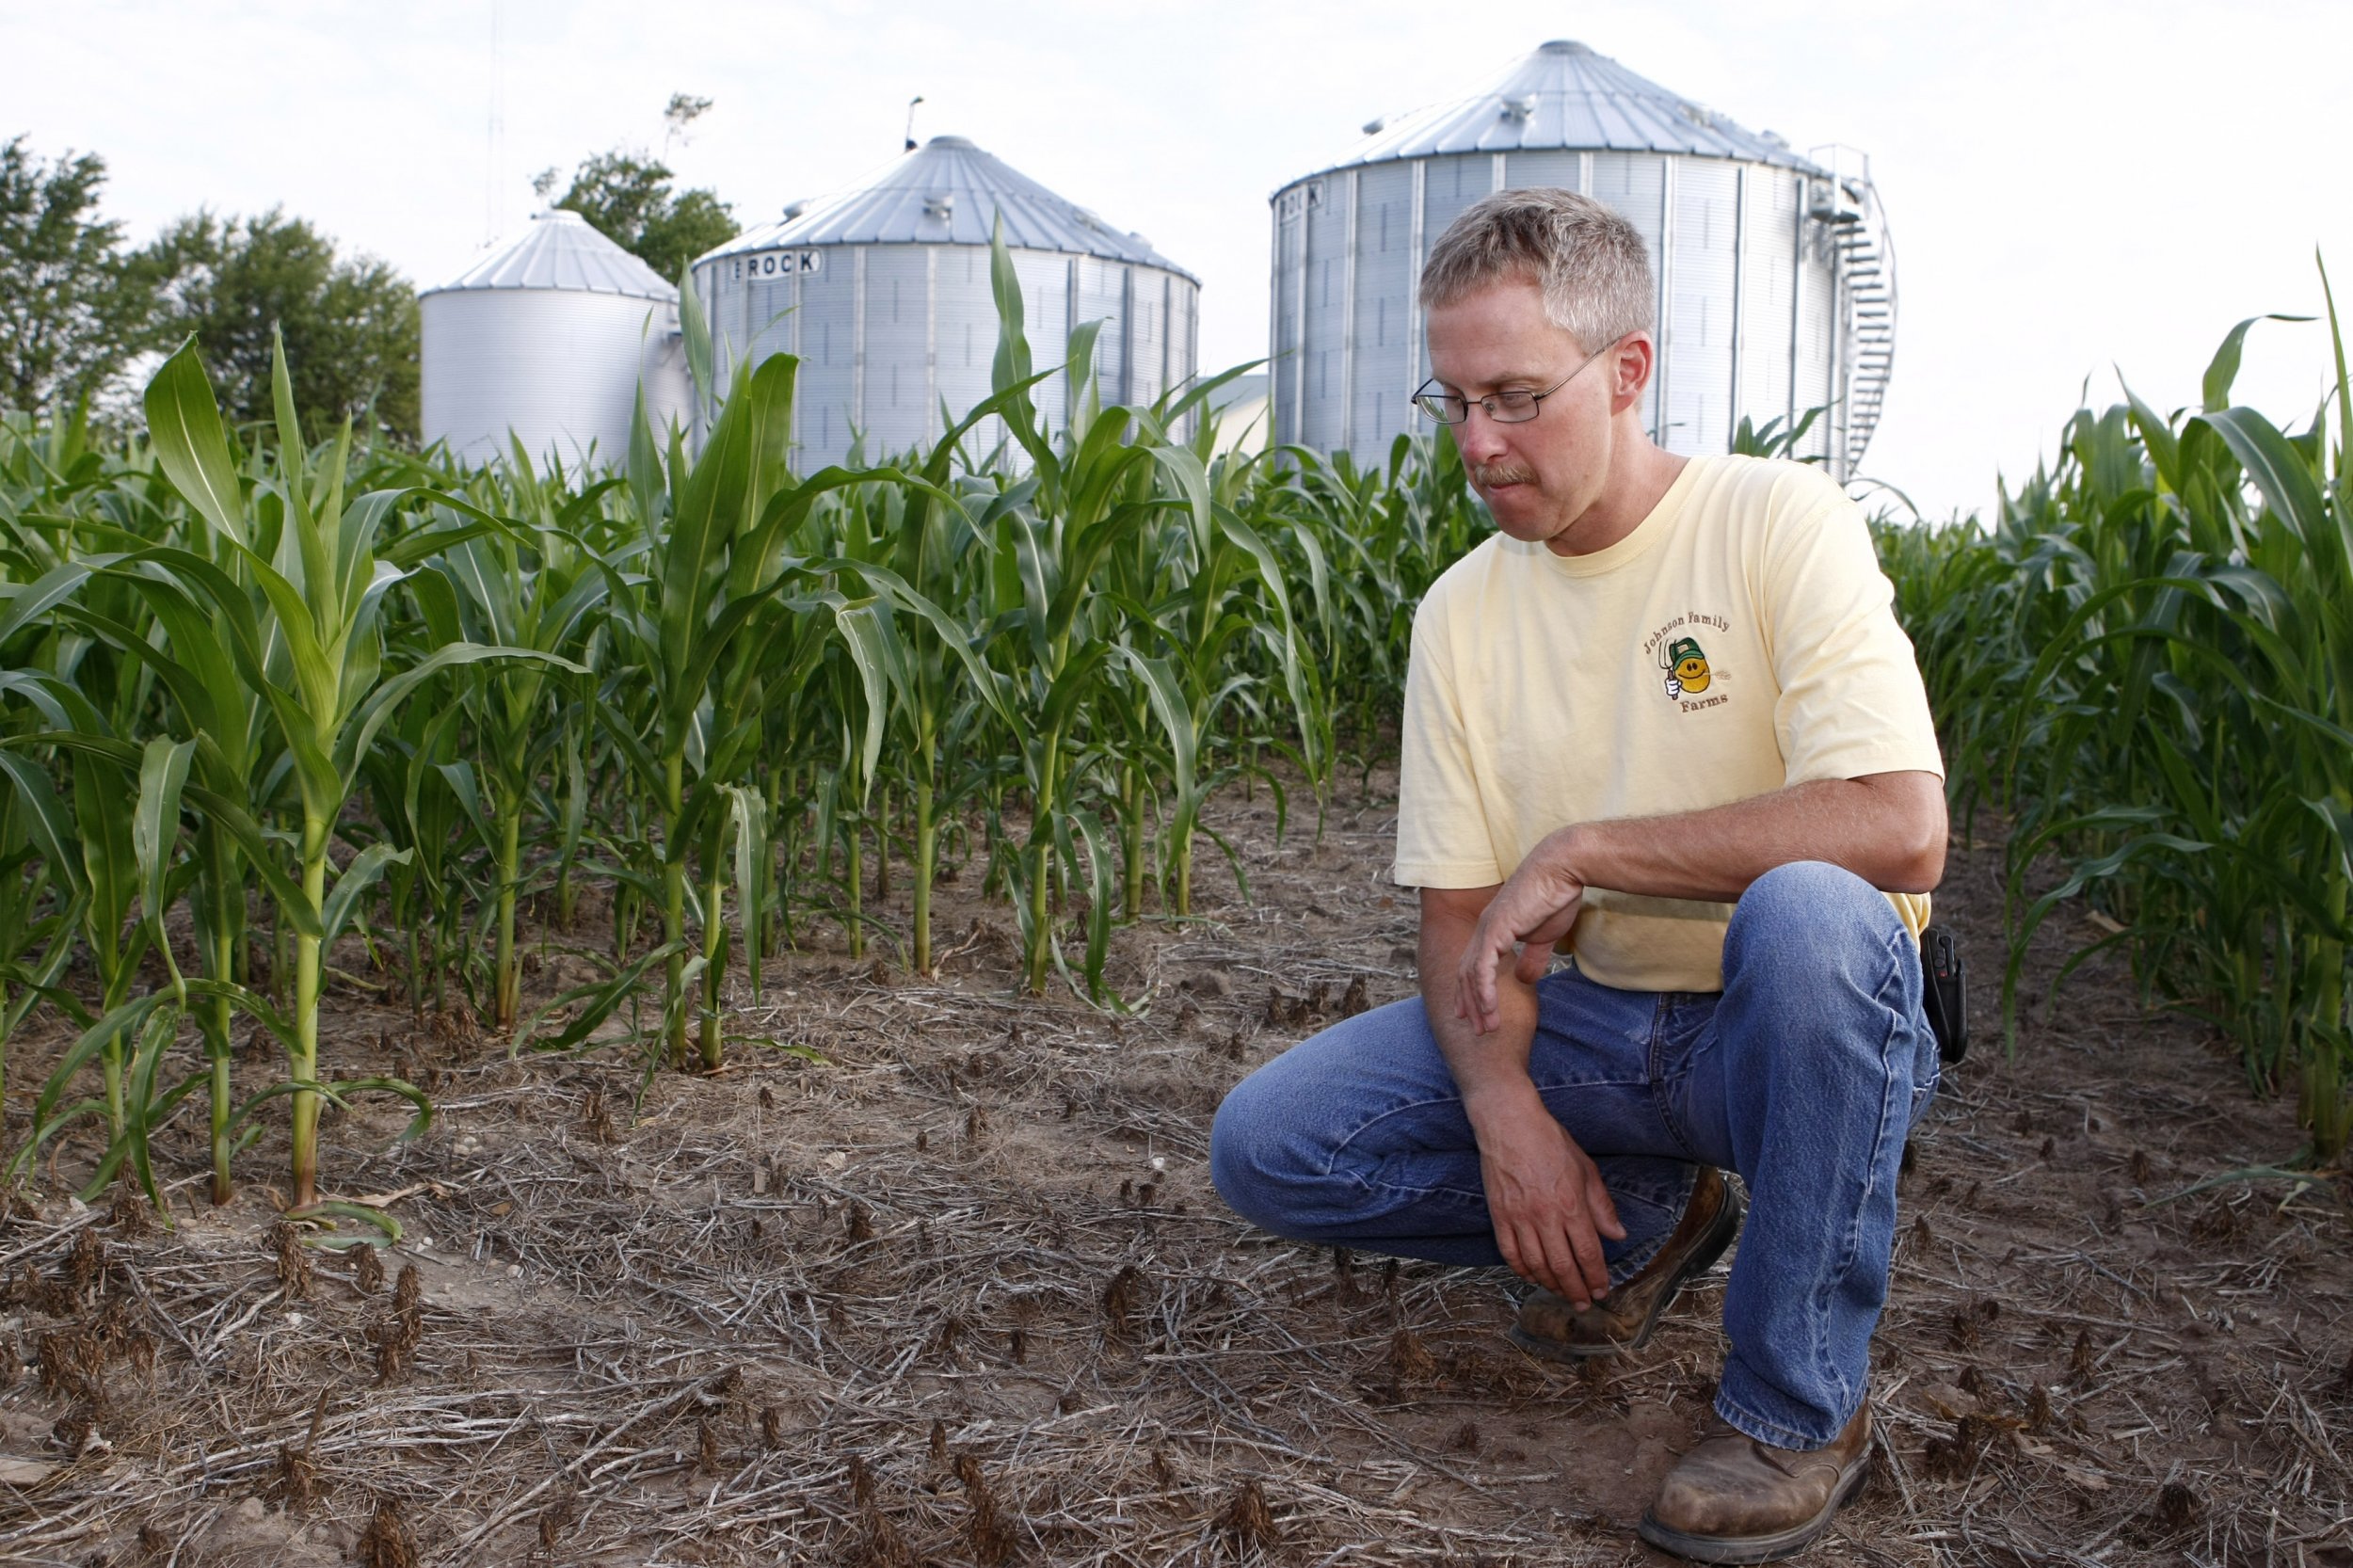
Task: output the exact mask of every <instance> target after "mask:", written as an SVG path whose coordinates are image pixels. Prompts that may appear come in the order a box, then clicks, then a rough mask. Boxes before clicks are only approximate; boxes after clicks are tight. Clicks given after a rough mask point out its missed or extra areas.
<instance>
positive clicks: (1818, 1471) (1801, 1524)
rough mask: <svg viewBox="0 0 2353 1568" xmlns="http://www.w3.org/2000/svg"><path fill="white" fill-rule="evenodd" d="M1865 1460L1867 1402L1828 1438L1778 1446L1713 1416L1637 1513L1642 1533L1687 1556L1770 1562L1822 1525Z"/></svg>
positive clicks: (1862, 1472)
mask: <svg viewBox="0 0 2353 1568" xmlns="http://www.w3.org/2000/svg"><path fill="white" fill-rule="evenodd" d="M1870 1468H1871V1407H1870V1401H1869V1400H1865V1401H1864V1402H1863V1403H1862V1404H1860V1405H1858V1406H1856V1407H1855V1413H1854V1416H1853V1418H1852V1419H1850V1420H1849V1421H1848V1423H1847V1430H1846V1431H1844V1432H1840V1433H1839V1434H1838V1435H1837V1436H1836V1437H1835V1438H1833V1439H1832V1440H1831V1443H1830V1445H1829V1446H1828V1447H1827V1448H1803V1449H1800V1448H1774V1447H1772V1446H1771V1445H1770V1444H1767V1443H1760V1442H1758V1441H1757V1440H1756V1439H1755V1438H1753V1437H1751V1436H1749V1435H1748V1434H1747V1433H1745V1432H1736V1431H1734V1430H1733V1429H1732V1428H1731V1427H1730V1426H1728V1425H1727V1424H1725V1422H1724V1421H1723V1420H1722V1419H1721V1418H1720V1417H1713V1416H1711V1417H1710V1418H1709V1420H1708V1423H1707V1434H1706V1435H1705V1437H1703V1438H1701V1439H1700V1445H1699V1447H1698V1448H1693V1449H1692V1450H1691V1451H1690V1452H1689V1453H1688V1454H1685V1455H1684V1456H1683V1457H1682V1458H1681V1459H1680V1460H1678V1461H1676V1462H1675V1467H1674V1468H1673V1469H1672V1470H1670V1471H1668V1472H1667V1479H1666V1480H1665V1481H1664V1482H1663V1483H1662V1484H1661V1485H1660V1486H1659V1488H1658V1500H1657V1502H1655V1503H1653V1504H1651V1508H1650V1512H1648V1513H1646V1514H1644V1515H1643V1516H1642V1524H1641V1534H1642V1539H1643V1540H1645V1541H1647V1542H1649V1543H1650V1544H1652V1545H1654V1546H1657V1548H1658V1549H1659V1550H1661V1551H1665V1552H1673V1554H1674V1555H1675V1556H1677V1557H1681V1558H1689V1559H1690V1560H1692V1561H1694V1562H1771V1561H1774V1560H1777V1559H1780V1558H1785V1557H1788V1556H1789V1555H1791V1554H1792V1553H1794V1552H1800V1551H1802V1550H1804V1549H1805V1547H1806V1546H1807V1545H1809V1544H1812V1542H1813V1541H1814V1539H1815V1538H1816V1537H1817V1536H1818V1535H1820V1534H1821V1533H1822V1532H1823V1531H1824V1530H1826V1529H1828V1528H1830V1521H1831V1516H1832V1515H1833V1514H1834V1513H1836V1512H1838V1505H1839V1504H1841V1503H1843V1502H1845V1501H1846V1500H1847V1499H1848V1498H1849V1497H1850V1496H1854V1494H1855V1493H1857V1492H1859V1491H1861V1490H1862V1488H1863V1482H1864V1480H1865V1477H1867V1476H1868V1475H1869V1474H1870Z"/></svg>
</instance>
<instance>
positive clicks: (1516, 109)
mask: <svg viewBox="0 0 2353 1568" xmlns="http://www.w3.org/2000/svg"><path fill="white" fill-rule="evenodd" d="M1535 112H1536V99H1535V96H1534V95H1533V94H1529V96H1527V97H1525V98H1507V99H1505V100H1504V101H1503V118H1504V119H1506V120H1526V119H1528V118H1529V116H1531V115H1533V114H1534V113H1535Z"/></svg>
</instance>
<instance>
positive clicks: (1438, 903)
mask: <svg viewBox="0 0 2353 1568" xmlns="http://www.w3.org/2000/svg"><path fill="white" fill-rule="evenodd" d="M1501 893H1502V889H1501V888H1493V887H1490V888H1423V889H1422V890H1421V977H1422V979H1421V987H1422V1007H1423V1009H1424V1010H1425V1011H1426V1012H1427V1013H1428V1015H1429V1017H1430V1027H1431V1030H1432V1032H1434V1033H1435V1034H1436V1035H1437V1037H1438V1048H1439V1050H1441V1051H1443V1052H1444V1053H1445V1055H1446V1063H1447V1066H1448V1068H1449V1070H1450V1071H1451V1072H1452V1073H1453V1075H1454V1083H1455V1087H1456V1088H1458V1089H1460V1090H1461V1091H1462V1094H1463V1111H1464V1113H1465V1115H1467V1116H1468V1117H1469V1118H1470V1124H1471V1132H1472V1134H1473V1136H1475V1137H1476V1138H1477V1139H1478V1141H1479V1165H1480V1173H1481V1178H1482V1183H1483V1185H1484V1187H1485V1189H1486V1193H1487V1212H1488V1214H1489V1216H1490V1217H1491V1218H1492V1219H1493V1220H1494V1222H1495V1228H1496V1244H1497V1246H1498V1247H1499V1248H1500V1249H1501V1250H1502V1253H1503V1260H1504V1261H1505V1262H1506V1263H1509V1264H1510V1265H1511V1266H1512V1272H1514V1273H1516V1274H1518V1275H1519V1276H1520V1277H1521V1278H1522V1279H1526V1280H1530V1281H1532V1282H1534V1283H1535V1284H1538V1285H1541V1286H1543V1287H1544V1288H1545V1289H1547V1290H1550V1291H1553V1292H1554V1293H1555V1294H1557V1295H1560V1296H1563V1297H1565V1298H1567V1299H1568V1300H1569V1301H1571V1302H1573V1303H1575V1304H1577V1307H1578V1308H1579V1309H1580V1310H1582V1309H1583V1308H1584V1307H1585V1306H1586V1305H1588V1304H1591V1302H1592V1301H1593V1298H1594V1297H1595V1296H1598V1295H1600V1294H1602V1293H1603V1292H1604V1291H1605V1290H1607V1289H1608V1288H1609V1270H1608V1268H1607V1267H1606V1266H1605V1265H1604V1264H1603V1263H1602V1259H1601V1238H1603V1237H1605V1236H1606V1237H1608V1238H1609V1239H1610V1240H1613V1241H1614V1240H1624V1239H1625V1226H1623V1225H1621V1224H1618V1211H1617V1209H1616V1208H1615V1207H1614V1206H1613V1205H1612V1204H1611V1203H1610V1201H1609V1192H1608V1191H1607V1190H1606V1189H1605V1188H1604V1187H1603V1186H1602V1180H1601V1173H1600V1172H1599V1171H1598V1170H1596V1169H1594V1167H1593V1161H1592V1160H1589V1159H1587V1158H1586V1157H1585V1151H1584V1150H1582V1149H1580V1148H1578V1147H1577V1144H1576V1143H1575V1142H1574V1141H1573V1140H1572V1139H1571V1138H1570V1137H1569V1135H1568V1134H1567V1133H1566V1132H1564V1131H1562V1130H1561V1124H1560V1123H1559V1122H1556V1121H1554V1120H1553V1119H1552V1112H1549V1111H1547V1110H1545V1102H1544V1100H1543V1098H1542V1097H1541V1096H1539V1095H1538V1094H1537V1093H1536V1085H1535V1083H1534V1081H1533V1080H1530V1079H1529V1075H1528V1053H1529V1046H1530V1045H1531V1044H1532V1043H1533V1041H1534V1039H1535V1035H1536V991H1535V987H1534V985H1533V984H1532V983H1530V984H1521V983H1520V981H1518V980H1517V979H1515V978H1513V976H1511V975H1504V976H1501V977H1500V978H1499V979H1498V978H1497V976H1495V974H1494V972H1493V970H1492V968H1490V971H1489V981H1490V984H1494V986H1495V989H1496V1003H1495V1005H1496V1009H1497V1013H1498V1015H1499V1024H1498V1027H1497V1028H1495V1029H1494V1030H1493V1032H1490V1033H1487V1034H1485V1035H1480V1034H1477V1033H1474V1032H1473V1031H1472V1028H1471V1026H1470V1025H1469V1024H1467V1023H1465V1021H1464V1019H1465V1016H1466V1015H1465V1013H1463V1012H1462V1011H1461V1010H1460V1008H1459V1006H1458V999H1459V998H1460V996H1461V994H1462V988H1461V985H1460V984H1459V982H1458V974H1459V971H1460V965H1459V960H1460V959H1461V958H1462V957H1463V956H1464V953H1465V948H1466V945H1467V944H1468V943H1469V942H1470V940H1471V936H1472V933H1473V932H1474V931H1475V930H1476V929H1478V928H1479V924H1480V917H1481V914H1482V913H1483V912H1484V911H1485V910H1486V908H1487V906H1488V905H1489V904H1491V903H1492V902H1494V900H1496V899H1497V897H1499V896H1500V895H1501ZM1541 972H1542V971H1541V968H1540V969H1539V973H1541Z"/></svg>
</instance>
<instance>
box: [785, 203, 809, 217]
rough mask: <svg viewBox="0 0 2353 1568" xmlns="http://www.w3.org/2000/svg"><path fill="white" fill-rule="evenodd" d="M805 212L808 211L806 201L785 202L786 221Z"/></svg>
mask: <svg viewBox="0 0 2353 1568" xmlns="http://www.w3.org/2000/svg"><path fill="white" fill-rule="evenodd" d="M807 211H808V201H807V200H799V201H787V202H786V203H785V204H784V216H786V217H787V218H788V219H791V218H795V217H798V216H801V215H802V214H803V213H805V212H807Z"/></svg>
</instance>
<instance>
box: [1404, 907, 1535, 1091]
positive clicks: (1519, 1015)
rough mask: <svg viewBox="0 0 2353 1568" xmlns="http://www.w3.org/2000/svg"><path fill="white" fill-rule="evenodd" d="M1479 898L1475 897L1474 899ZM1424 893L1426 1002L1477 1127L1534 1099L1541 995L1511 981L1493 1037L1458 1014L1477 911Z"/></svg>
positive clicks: (1423, 996) (1422, 951)
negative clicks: (1460, 974)
mask: <svg viewBox="0 0 2353 1568" xmlns="http://www.w3.org/2000/svg"><path fill="white" fill-rule="evenodd" d="M1473 896H1474V897H1475V896H1476V895H1473ZM1434 903H1435V901H1433V899H1432V898H1431V897H1430V896H1429V895H1427V894H1425V895H1424V900H1423V908H1422V919H1421V939H1420V960H1419V962H1420V969H1421V1000H1422V1006H1423V1008H1424V1009H1425V1010H1426V1011H1427V1012H1428V1013H1429V1015H1430V1028H1431V1032H1433V1034H1435V1035H1436V1036H1437V1037H1438V1050H1439V1053H1440V1054H1441V1055H1442V1056H1444V1057H1445V1058H1446V1064H1447V1068H1448V1070H1449V1071H1450V1072H1451V1073H1452V1074H1453V1075H1454V1086H1455V1087H1456V1088H1457V1089H1460V1090H1461V1091H1462V1092H1463V1104H1464V1108H1465V1111H1466V1112H1468V1113H1469V1115H1470V1119H1471V1125H1472V1127H1473V1128H1477V1127H1478V1126H1479V1125H1480V1124H1481V1122H1482V1121H1483V1120H1484V1119H1485V1118H1486V1117H1487V1116H1488V1115H1489V1114H1490V1112H1492V1111H1494V1110H1495V1109H1497V1108H1498V1107H1502V1106H1505V1105H1508V1104H1510V1103H1511V1102H1513V1101H1516V1100H1521V1099H1524V1098H1525V1097H1527V1096H1532V1095H1533V1094H1534V1092H1535V1085H1534V1083H1533V1082H1532V1081H1531V1080H1529V1076H1528V1053H1529V1048H1530V1047H1531V1046H1532V1045H1533V1044H1534V1043H1535V1039H1536V993H1535V991H1534V990H1533V989H1532V988H1531V987H1529V986H1526V985H1523V984H1519V983H1518V982H1517V981H1513V980H1509V979H1507V980H1506V982H1505V984H1503V985H1502V986H1501V987H1500V994H1499V996H1498V999H1497V1000H1498V1001H1499V1003H1500V1005H1501V1010H1502V1017H1503V1021H1502V1024H1501V1026H1500V1027H1499V1028H1497V1030H1496V1031H1495V1032H1493V1033H1489V1034H1481V1033H1478V1032H1475V1031H1474V1030H1473V1029H1472V1027H1471V1020H1470V1019H1468V1018H1464V1017H1457V1016H1455V1011H1454V1009H1455V990H1454V972H1455V966H1456V964H1457V963H1458V962H1459V961H1460V960H1461V958H1462V956H1463V946H1464V944H1465V942H1467V941H1468V940H1469V939H1470V934H1471V932H1472V931H1473V930H1474V929H1475V928H1476V927H1477V925H1478V914H1477V911H1476V910H1475V909H1473V910H1472V911H1471V912H1470V913H1469V914H1467V915H1465V914H1463V913H1462V912H1461V911H1460V910H1457V909H1452V908H1447V907H1443V906H1433V904H1434Z"/></svg>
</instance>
